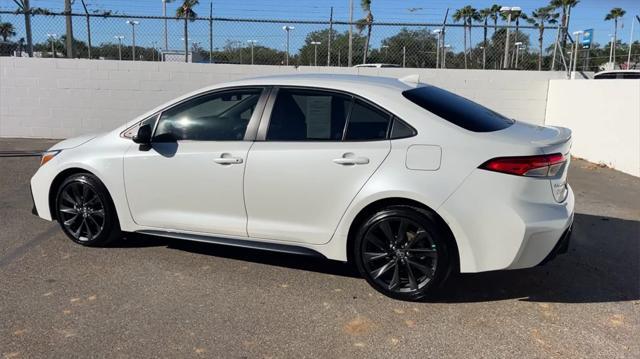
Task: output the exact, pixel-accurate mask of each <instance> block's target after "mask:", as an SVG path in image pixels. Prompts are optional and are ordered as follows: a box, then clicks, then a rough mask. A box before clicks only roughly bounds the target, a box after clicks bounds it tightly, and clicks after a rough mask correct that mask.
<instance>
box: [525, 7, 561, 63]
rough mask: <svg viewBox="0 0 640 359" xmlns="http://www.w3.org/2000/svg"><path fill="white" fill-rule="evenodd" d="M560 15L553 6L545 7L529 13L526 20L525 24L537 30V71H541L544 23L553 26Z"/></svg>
mask: <svg viewBox="0 0 640 359" xmlns="http://www.w3.org/2000/svg"><path fill="white" fill-rule="evenodd" d="M559 16H560V14H558V13H556V12H555V8H554V7H553V6H545V7H541V8H538V9H536V10H534V11H532V12H531V16H530V17H529V18H528V19H527V22H528V23H530V24H531V25H533V26H535V27H536V28H538V33H539V36H538V47H539V51H540V52H539V53H538V71H541V70H542V41H543V40H544V29H545V27H544V26H545V23H547V24H555V23H557V22H558V17H559Z"/></svg>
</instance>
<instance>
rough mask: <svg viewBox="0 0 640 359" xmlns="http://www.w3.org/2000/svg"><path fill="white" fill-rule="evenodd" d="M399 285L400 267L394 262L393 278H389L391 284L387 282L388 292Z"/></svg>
mask: <svg viewBox="0 0 640 359" xmlns="http://www.w3.org/2000/svg"><path fill="white" fill-rule="evenodd" d="M399 285H400V266H398V262H397V260H396V265H395V266H394V267H393V277H391V282H389V290H394V289H396V288H397V287H398V286H399Z"/></svg>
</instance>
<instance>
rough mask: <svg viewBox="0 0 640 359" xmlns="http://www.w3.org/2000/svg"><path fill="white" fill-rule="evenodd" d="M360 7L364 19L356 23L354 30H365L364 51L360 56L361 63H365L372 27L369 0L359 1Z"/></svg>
mask: <svg viewBox="0 0 640 359" xmlns="http://www.w3.org/2000/svg"><path fill="white" fill-rule="evenodd" d="M360 7H362V10H363V11H364V17H363V18H362V19H360V20H358V21H357V23H356V28H357V29H358V31H359V32H362V31H363V30H364V29H367V36H366V40H365V42H364V49H363V55H362V63H363V64H366V63H367V55H368V53H369V40H370V39H371V30H372V27H373V13H372V12H371V0H361V1H360Z"/></svg>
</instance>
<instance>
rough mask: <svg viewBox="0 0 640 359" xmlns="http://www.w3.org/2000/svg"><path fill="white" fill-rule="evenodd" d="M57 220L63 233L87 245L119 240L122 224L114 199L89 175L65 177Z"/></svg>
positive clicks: (57, 198) (60, 191)
mask: <svg viewBox="0 0 640 359" xmlns="http://www.w3.org/2000/svg"><path fill="white" fill-rule="evenodd" d="M56 218H57V219H58V222H59V223H60V226H61V227H62V230H63V231H64V233H65V234H66V235H67V236H68V237H69V238H70V239H71V240H73V241H74V242H76V243H80V244H82V245H85V246H105V245H107V244H109V243H111V242H113V241H115V240H117V239H118V238H119V237H120V225H119V223H118V216H117V214H116V211H115V208H114V206H113V203H112V202H111V197H110V196H109V193H108V192H107V189H106V187H105V186H104V184H102V182H100V180H99V179H98V178H97V177H95V176H94V175H92V174H89V173H79V174H74V175H71V176H69V177H68V178H66V179H65V180H64V181H63V182H62V184H61V185H60V187H59V188H58V193H57V196H56Z"/></svg>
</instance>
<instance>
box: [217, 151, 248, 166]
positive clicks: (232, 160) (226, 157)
mask: <svg viewBox="0 0 640 359" xmlns="http://www.w3.org/2000/svg"><path fill="white" fill-rule="evenodd" d="M213 162H215V163H217V164H221V165H237V164H240V163H242V157H233V156H231V154H230V153H223V154H221V155H220V157H218V158H214V159H213Z"/></svg>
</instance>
